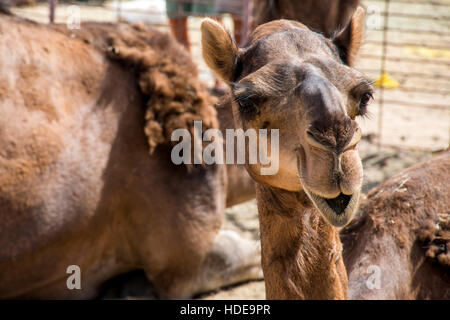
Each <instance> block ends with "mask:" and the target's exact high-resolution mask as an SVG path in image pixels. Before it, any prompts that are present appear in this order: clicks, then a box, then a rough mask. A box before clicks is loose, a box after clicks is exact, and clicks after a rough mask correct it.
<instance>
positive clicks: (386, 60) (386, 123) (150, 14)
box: [13, 0, 450, 151]
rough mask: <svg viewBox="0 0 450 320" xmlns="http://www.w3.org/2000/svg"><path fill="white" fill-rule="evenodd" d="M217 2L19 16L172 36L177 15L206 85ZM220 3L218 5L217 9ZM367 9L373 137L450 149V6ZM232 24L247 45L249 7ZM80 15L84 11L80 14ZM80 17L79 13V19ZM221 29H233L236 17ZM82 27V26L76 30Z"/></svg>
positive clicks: (364, 67) (234, 11)
mask: <svg viewBox="0 0 450 320" xmlns="http://www.w3.org/2000/svg"><path fill="white" fill-rule="evenodd" d="M217 1H218V0H167V1H164V0H134V1H129V0H128V1H127V0H115V1H61V0H60V1H59V3H58V4H56V0H49V2H46V3H38V4H36V5H34V6H31V7H23V8H16V9H14V10H13V11H14V12H15V13H16V14H18V15H21V16H25V17H27V18H30V19H33V20H37V21H39V22H44V23H48V22H49V21H50V19H51V17H52V14H51V10H50V9H49V8H51V5H50V4H52V3H53V5H54V8H55V10H54V14H53V20H54V21H55V22H56V23H68V21H69V20H70V19H71V18H72V20H71V21H72V22H77V21H76V19H73V18H74V17H73V16H74V15H75V16H76V15H77V14H78V16H77V17H78V19H79V21H78V24H79V25H81V26H82V23H83V21H87V20H89V21H92V20H93V21H109V22H111V21H113V22H122V21H129V22H137V21H144V22H146V23H149V24H152V25H153V26H155V27H156V28H158V29H161V30H164V31H168V32H169V31H170V23H169V18H170V17H173V15H174V14H176V16H178V17H185V18H188V27H189V29H188V33H189V36H190V39H191V43H190V45H191V53H192V56H193V58H194V60H195V61H196V62H197V64H198V65H199V70H200V73H201V75H202V79H203V80H205V81H208V82H210V83H211V81H212V76H211V74H210V73H209V71H208V69H207V68H206V66H205V64H204V62H203V60H202V58H201V52H200V32H199V30H200V28H199V26H200V21H201V18H202V17H204V16H213V17H224V14H225V12H224V11H223V10H222V11H221V10H217V8H216V7H215V4H217ZM219 2H220V1H219ZM362 4H363V5H364V6H365V7H366V12H367V18H366V27H367V28H366V29H367V31H366V38H365V42H364V45H363V47H362V49H361V53H360V56H359V60H358V62H357V66H356V67H357V68H358V69H359V70H361V71H362V72H364V73H366V74H367V75H368V76H370V77H371V78H372V79H374V81H375V84H376V85H377V90H376V94H375V103H373V104H372V106H371V108H372V112H371V114H372V117H371V119H370V120H362V121H361V125H362V127H363V129H364V131H365V132H366V134H367V137H369V138H373V141H374V142H376V143H377V144H378V145H379V146H380V147H382V146H389V147H395V148H407V149H417V150H428V151H433V150H439V149H445V148H448V145H449V141H450V103H449V101H450V99H449V98H450V1H449V0H428V1H426V0H363V1H362ZM231 7H232V8H228V11H231V12H229V13H231V16H234V17H239V18H240V20H241V21H242V23H243V27H242V26H241V29H242V34H243V38H242V39H241V43H243V42H245V37H246V35H247V34H248V33H249V31H250V30H249V26H250V23H251V12H252V3H251V0H235V2H234V3H232V4H231ZM76 8H78V9H76ZM77 10H78V11H77ZM223 22H224V23H225V24H226V25H227V26H228V28H229V29H233V23H236V21H234V22H233V20H232V19H230V15H226V14H225V18H224V19H223ZM74 25H75V26H77V24H76V23H75V24H74Z"/></svg>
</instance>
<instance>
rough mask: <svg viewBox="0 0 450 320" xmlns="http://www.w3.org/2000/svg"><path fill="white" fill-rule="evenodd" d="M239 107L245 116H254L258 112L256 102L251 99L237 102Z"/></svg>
mask: <svg viewBox="0 0 450 320" xmlns="http://www.w3.org/2000/svg"><path fill="white" fill-rule="evenodd" d="M237 103H238V105H239V112H241V113H244V114H252V113H255V112H256V110H257V106H256V104H255V102H254V101H253V100H252V99H250V98H242V99H239V100H237Z"/></svg>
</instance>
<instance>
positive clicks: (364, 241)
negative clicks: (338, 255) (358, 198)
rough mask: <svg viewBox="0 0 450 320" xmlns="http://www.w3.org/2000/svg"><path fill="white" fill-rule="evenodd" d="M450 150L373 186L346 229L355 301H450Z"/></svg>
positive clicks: (346, 259) (347, 262)
mask: <svg viewBox="0 0 450 320" xmlns="http://www.w3.org/2000/svg"><path fill="white" fill-rule="evenodd" d="M449 189H450V153H449V152H447V153H446V154H444V155H441V156H437V157H435V158H433V159H431V160H428V161H426V162H424V163H420V164H417V165H415V166H413V167H411V168H408V169H407V170H404V171H402V172H401V173H399V174H397V175H395V176H394V177H392V178H390V179H388V180H387V181H385V182H383V183H382V184H380V185H379V186H377V187H376V188H374V189H372V190H371V191H370V192H369V193H368V195H367V199H366V200H365V201H364V202H363V203H362V204H361V209H360V213H359V214H358V216H357V218H355V220H354V221H352V222H351V223H350V224H349V225H348V226H347V227H345V228H344V229H343V230H342V231H341V239H342V242H343V246H344V262H345V265H346V267H347V272H348V278H349V298H350V299H450V272H449V271H450V253H449V251H448V248H449V246H450V216H449V214H450V212H449V208H450V197H449V196H448V190H449Z"/></svg>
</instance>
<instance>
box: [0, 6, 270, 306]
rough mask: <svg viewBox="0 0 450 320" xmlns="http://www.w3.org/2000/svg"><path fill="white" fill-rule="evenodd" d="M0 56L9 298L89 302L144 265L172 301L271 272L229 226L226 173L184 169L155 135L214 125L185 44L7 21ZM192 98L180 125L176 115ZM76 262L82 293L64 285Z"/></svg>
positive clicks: (4, 263) (3, 285) (1, 191)
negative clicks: (225, 226)
mask: <svg viewBox="0 0 450 320" xmlns="http://www.w3.org/2000/svg"><path fill="white" fill-rule="evenodd" d="M139 37H140V38H139ZM145 39H147V40H148V41H147V40H145ZM114 41H116V42H114ZM133 41H135V42H136V43H138V44H139V46H140V47H139V50H138V49H136V48H128V47H127V44H130V43H132V42H133ZM108 45H111V46H114V47H115V49H114V50H110V49H111V48H109V49H108ZM119 47H120V52H119V49H118V48H119ZM103 49H104V50H103ZM107 50H110V51H111V55H108V54H107V53H105V52H106V51H107ZM0 53H1V56H2V64H1V66H0V97H1V99H0V110H1V114H2V117H1V119H0V150H1V151H0V172H1V173H0V215H1V217H2V219H1V222H0V297H1V298H17V297H19V298H93V297H95V296H96V295H97V294H98V293H99V290H100V289H101V286H102V283H104V282H105V281H106V280H108V279H109V278H111V277H113V276H115V275H118V274H121V273H125V272H128V271H130V270H135V269H143V270H144V271H145V273H146V275H147V277H148V279H149V280H150V281H151V282H152V284H153V286H154V289H155V291H156V294H157V296H159V297H163V298H179V297H191V296H192V295H194V294H196V293H199V292H204V291H207V290H212V289H215V288H217V287H219V286H222V285H226V284H229V283H234V282H237V281H243V280H247V279H254V278H259V277H261V272H260V266H259V253H258V245H257V244H256V243H255V242H252V241H248V240H244V239H241V238H239V237H238V236H237V235H236V234H235V233H233V232H230V231H219V229H220V227H221V223H222V219H223V211H224V208H225V194H226V186H227V183H226V168H225V166H219V165H218V166H210V167H208V168H205V167H202V166H193V167H191V168H187V167H186V166H176V165H174V164H173V163H172V161H171V158H170V150H171V145H170V143H167V142H166V141H165V140H164V135H161V136H158V135H157V133H158V130H160V129H161V127H158V126H159V125H161V126H163V127H162V129H165V131H168V133H166V134H167V135H169V136H170V132H169V130H168V128H167V127H164V126H168V125H170V124H171V123H172V125H174V126H181V127H183V126H184V125H186V124H185V123H187V122H188V121H185V122H182V120H180V119H184V118H182V117H186V119H191V118H198V119H201V120H204V123H205V125H209V126H218V124H217V118H216V112H215V109H214V107H213V103H212V100H210V97H209V95H208V94H207V93H206V89H204V88H203V87H202V85H201V84H200V83H199V81H198V79H197V74H196V69H195V66H194V65H193V63H192V61H191V60H190V57H189V56H188V54H186V53H185V52H184V50H183V49H182V47H181V46H179V45H178V44H177V43H176V42H175V40H173V39H172V38H171V37H170V36H168V35H165V34H162V33H160V32H158V31H155V30H152V29H150V28H146V27H145V26H134V27H132V26H128V25H113V24H89V23H86V24H84V25H83V28H82V30H78V33H77V32H72V31H71V30H67V29H66V28H65V26H53V27H51V26H43V25H39V24H35V23H32V22H29V21H25V20H22V19H19V18H17V17H14V16H10V15H5V14H0ZM127 55H128V56H127ZM155 57H156V58H155ZM152 59H153V62H152ZM164 59H166V60H164ZM161 61H162V62H161ZM146 72H147V73H146ZM173 74H175V77H173V78H171V75H173ZM177 81H178V82H177ZM180 83H181V84H180ZM166 86H169V87H170V86H172V88H173V89H172V90H165V88H166ZM152 90H153V91H152ZM158 90H159V91H158ZM186 90H187V91H186ZM152 92H155V93H154V94H151V93H152ZM186 92H190V93H189V94H187V93H186ZM173 95H175V96H173ZM176 95H178V96H176ZM176 99H178V100H176ZM183 103H185V111H182V112H181V118H180V117H178V116H179V114H177V113H176V112H175V113H170V112H171V109H170V107H168V106H171V107H173V108H178V109H177V110H180V108H182V107H183V106H184V105H183ZM157 107H160V108H161V109H157ZM146 108H147V109H146ZM166 108H169V109H167V110H166ZM189 108H191V109H189ZM158 110H159V112H160V113H159V114H158ZM161 110H162V111H161ZM150 111H151V112H150ZM164 111H166V113H164ZM152 112H153V113H152ZM152 116H153V118H152ZM157 117H167V118H168V119H167V121H161V120H159V119H158V118H157ZM155 119H156V120H158V121H155ZM161 119H162V118H161ZM169 120H170V121H169ZM177 121H178V122H177ZM160 131H162V132H165V131H164V130H160ZM149 145H150V149H152V153H151V154H149ZM71 265H76V266H79V267H80V269H81V290H76V289H75V290H69V289H68V287H67V283H66V280H67V278H68V277H69V276H70V274H67V269H68V267H69V266H71Z"/></svg>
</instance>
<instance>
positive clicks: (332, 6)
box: [253, 0, 360, 65]
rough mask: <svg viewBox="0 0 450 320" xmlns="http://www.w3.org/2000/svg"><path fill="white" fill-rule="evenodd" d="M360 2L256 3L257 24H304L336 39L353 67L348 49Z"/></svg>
mask: <svg viewBox="0 0 450 320" xmlns="http://www.w3.org/2000/svg"><path fill="white" fill-rule="evenodd" d="M359 5H360V0H301V1H300V0H254V6H253V7H254V21H253V23H254V25H255V26H258V25H261V24H264V23H267V22H269V21H272V20H277V19H289V20H296V21H298V22H301V23H302V24H304V25H305V26H307V27H308V28H310V29H311V30H313V31H315V32H318V33H322V34H323V35H324V36H325V37H327V38H330V39H334V38H336V39H335V40H334V43H335V45H336V47H337V49H338V50H339V53H340V55H341V57H342V60H343V61H344V62H345V63H347V64H350V65H352V64H353V63H354V58H355V57H348V56H346V53H347V52H348V50H347V46H348V42H349V41H350V39H351V38H352V34H351V33H352V32H354V31H353V28H349V27H348V25H349V24H351V23H352V17H353V14H354V13H355V11H356V9H357V8H358V6H359Z"/></svg>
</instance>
